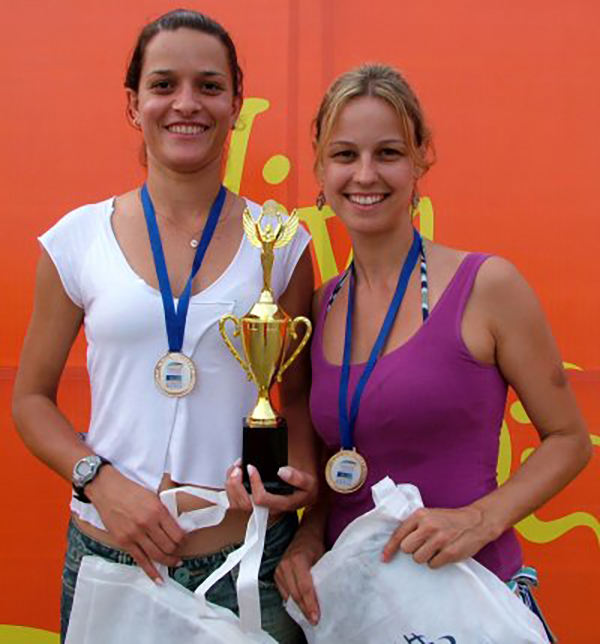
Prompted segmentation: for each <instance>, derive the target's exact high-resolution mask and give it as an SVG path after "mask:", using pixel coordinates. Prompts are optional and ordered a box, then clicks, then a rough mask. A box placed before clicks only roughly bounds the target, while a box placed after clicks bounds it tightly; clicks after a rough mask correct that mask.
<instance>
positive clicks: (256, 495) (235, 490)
mask: <svg viewBox="0 0 600 644" xmlns="http://www.w3.org/2000/svg"><path fill="white" fill-rule="evenodd" d="M240 465H241V460H238V461H236V462H235V463H234V464H233V466H232V467H230V468H229V470H227V479H226V483H225V490H226V491H227V496H228V498H229V503H230V508H231V509H235V510H246V511H251V510H252V501H254V503H255V504H256V505H263V506H266V507H267V508H269V510H272V511H274V512H293V511H294V510H298V509H299V508H304V507H308V506H310V505H312V504H313V503H314V502H315V501H316V499H317V493H318V483H317V478H316V477H315V476H313V475H312V474H308V473H307V472H302V471H300V470H297V469H295V468H293V467H290V466H286V467H282V468H280V469H279V472H278V474H279V478H280V479H281V480H282V481H285V482H286V483H289V484H290V485H292V486H294V488H296V489H295V491H294V492H292V494H288V495H283V494H271V493H269V492H267V491H266V490H265V487H264V485H263V482H262V479H261V477H260V474H259V473H258V470H257V469H256V468H255V467H254V466H252V465H249V466H248V476H249V478H250V486H251V494H252V498H251V497H250V494H248V492H247V491H246V488H245V487H244V485H243V483H242V470H241V467H240Z"/></svg>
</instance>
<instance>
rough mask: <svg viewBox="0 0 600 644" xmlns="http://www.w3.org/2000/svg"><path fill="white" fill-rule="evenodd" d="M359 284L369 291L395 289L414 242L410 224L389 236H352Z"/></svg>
mask: <svg viewBox="0 0 600 644" xmlns="http://www.w3.org/2000/svg"><path fill="white" fill-rule="evenodd" d="M351 238H352V250H353V254H354V267H355V269H356V278H357V283H358V284H360V283H363V284H364V285H366V286H367V287H368V288H378V287H381V286H383V287H385V288H395V285H396V282H397V280H398V274H399V272H400V270H401V268H402V265H403V264H404V261H405V260H406V257H407V255H408V251H409V250H410V247H411V245H412V242H413V227H412V224H411V223H410V222H408V224H407V225H405V226H403V227H401V228H399V229H398V230H395V231H393V232H392V233H390V232H389V231H388V232H386V234H385V235H381V236H379V235H378V236H374V235H368V236H364V235H354V236H353V235H351Z"/></svg>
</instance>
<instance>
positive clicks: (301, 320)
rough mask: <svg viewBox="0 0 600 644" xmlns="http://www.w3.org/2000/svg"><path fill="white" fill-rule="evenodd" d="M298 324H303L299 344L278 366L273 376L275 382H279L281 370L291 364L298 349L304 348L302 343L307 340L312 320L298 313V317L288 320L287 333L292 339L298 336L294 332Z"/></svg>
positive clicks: (296, 355)
mask: <svg viewBox="0 0 600 644" xmlns="http://www.w3.org/2000/svg"><path fill="white" fill-rule="evenodd" d="M298 324H304V327H305V331H304V335H303V336H302V340H300V344H299V345H298V346H297V347H296V349H295V351H294V353H292V355H291V356H290V357H289V358H288V359H287V360H286V361H285V362H284V363H283V364H282V365H281V367H280V368H279V371H278V372H277V375H276V376H275V379H276V380H277V382H281V376H282V375H283V372H284V371H285V370H286V369H287V368H288V367H289V366H290V365H291V364H292V362H294V360H295V359H296V358H297V357H298V354H299V353H300V351H302V349H304V345H305V344H306V343H307V342H308V340H309V338H310V334H311V333H312V322H311V321H310V320H309V319H308V318H305V317H304V316H303V315H299V316H298V317H296V318H294V319H293V320H290V321H289V327H288V328H289V334H290V337H291V338H292V339H293V340H295V339H296V338H297V337H298V333H297V332H296V326H297V325H298Z"/></svg>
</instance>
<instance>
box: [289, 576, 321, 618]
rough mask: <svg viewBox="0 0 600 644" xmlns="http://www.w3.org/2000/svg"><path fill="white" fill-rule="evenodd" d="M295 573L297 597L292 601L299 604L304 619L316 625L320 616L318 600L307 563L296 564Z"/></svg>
mask: <svg viewBox="0 0 600 644" xmlns="http://www.w3.org/2000/svg"><path fill="white" fill-rule="evenodd" d="M295 573H296V588H297V599H296V598H294V601H295V602H296V603H297V604H298V605H299V606H300V609H301V610H302V612H303V613H304V615H305V617H306V619H308V621H309V622H310V623H311V624H312V625H313V626H316V625H317V624H318V622H319V619H320V617H321V612H320V610H319V602H318V600H317V594H316V592H315V586H314V584H313V579H312V575H311V573H310V568H309V567H308V566H307V565H303V566H297V567H296V569H295Z"/></svg>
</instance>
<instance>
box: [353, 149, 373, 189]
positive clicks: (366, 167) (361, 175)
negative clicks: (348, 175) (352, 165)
mask: <svg viewBox="0 0 600 644" xmlns="http://www.w3.org/2000/svg"><path fill="white" fill-rule="evenodd" d="M376 178H377V171H376V165H375V161H374V159H373V158H372V157H371V155H363V156H361V157H360V158H359V159H358V163H357V165H356V169H355V172H354V180H355V181H356V183H359V184H362V185H369V184H371V183H373V182H374V181H375V180H376Z"/></svg>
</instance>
